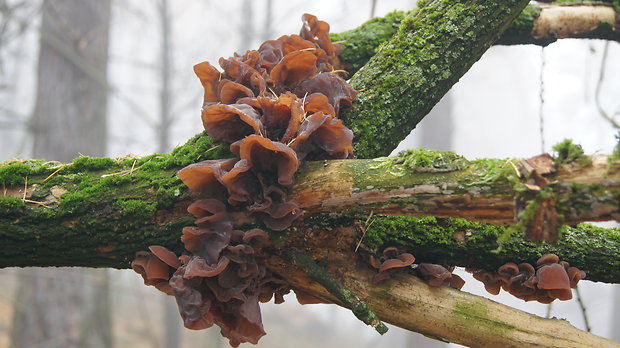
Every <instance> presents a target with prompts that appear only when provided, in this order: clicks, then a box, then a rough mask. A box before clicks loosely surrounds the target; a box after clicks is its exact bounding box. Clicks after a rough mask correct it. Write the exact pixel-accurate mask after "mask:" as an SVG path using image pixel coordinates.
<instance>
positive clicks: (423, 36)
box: [342, 0, 529, 158]
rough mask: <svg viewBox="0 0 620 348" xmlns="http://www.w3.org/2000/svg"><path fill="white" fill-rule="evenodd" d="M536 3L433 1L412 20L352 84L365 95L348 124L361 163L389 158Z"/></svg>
mask: <svg viewBox="0 0 620 348" xmlns="http://www.w3.org/2000/svg"><path fill="white" fill-rule="evenodd" d="M528 2H529V1H527V0H510V1H503V2H485V3H481V2H477V1H466V2H453V1H441V0H431V1H425V2H424V1H423V2H421V3H420V4H421V6H420V8H418V9H416V10H414V11H411V12H410V13H408V14H406V15H405V17H404V19H403V20H402V22H401V23H400V26H399V28H398V30H397V31H396V33H395V34H394V36H393V37H392V38H391V39H390V40H389V41H387V42H386V43H385V44H383V45H382V46H381V48H380V49H378V50H377V53H376V54H375V55H374V56H373V57H372V59H370V60H369V61H368V63H367V64H366V65H364V67H363V69H362V71H358V72H357V73H356V74H355V75H353V77H352V78H351V80H350V83H351V85H352V86H353V87H354V88H356V89H360V90H361V91H360V93H358V95H357V98H356V100H355V101H354V103H353V108H352V109H347V110H344V112H343V116H342V118H343V119H344V120H345V123H347V125H348V126H349V128H351V130H352V131H353V133H354V134H355V135H356V137H355V138H354V139H353V141H354V146H355V151H356V156H357V157H358V158H372V157H377V156H385V155H388V154H389V153H390V152H391V151H392V149H394V148H395V147H396V146H397V145H398V143H399V142H400V141H401V140H402V139H404V138H405V137H406V136H407V135H408V134H409V133H410V132H411V130H412V129H413V128H415V126H416V124H417V123H418V122H420V120H422V118H423V117H424V116H425V115H426V114H427V113H428V112H429V111H430V110H431V108H432V107H433V106H434V105H435V104H436V103H437V102H438V101H439V100H440V99H441V97H443V95H444V94H446V92H448V90H449V89H450V88H451V87H452V85H454V84H455V83H456V82H457V81H458V80H459V79H460V78H461V76H463V74H465V72H467V70H469V68H470V67H471V66H472V65H473V64H474V63H475V62H476V61H477V60H478V59H480V57H481V56H482V54H483V53H484V52H485V51H486V50H487V49H488V48H489V47H490V46H491V45H492V44H493V43H494V42H495V41H496V40H497V39H498V38H499V36H500V35H501V33H502V32H503V31H504V30H505V29H506V28H507V27H508V26H509V25H510V23H512V21H513V20H514V19H515V18H516V17H517V15H518V14H519V13H520V12H521V11H522V10H523V9H524V8H525V6H526V5H527V3H528ZM482 28H484V29H482ZM438 48H440V51H441V52H440V51H438ZM446 52H450V54H445V53H446Z"/></svg>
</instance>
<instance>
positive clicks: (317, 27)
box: [299, 13, 337, 57]
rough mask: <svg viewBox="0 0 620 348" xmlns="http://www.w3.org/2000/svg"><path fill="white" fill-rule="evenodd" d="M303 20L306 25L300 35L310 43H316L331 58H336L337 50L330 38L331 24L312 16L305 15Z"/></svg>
mask: <svg viewBox="0 0 620 348" xmlns="http://www.w3.org/2000/svg"><path fill="white" fill-rule="evenodd" d="M301 20H302V21H303V23H304V25H303V26H302V27H301V32H300V34H299V35H301V37H303V38H304V39H306V40H308V41H312V42H315V43H316V44H317V45H318V46H319V47H321V48H322V49H323V50H325V52H327V54H328V55H329V56H332V57H333V56H336V54H337V53H336V48H335V47H334V44H332V42H331V39H330V38H329V24H328V23H327V22H324V21H320V20H318V19H317V18H316V16H313V15H311V14H308V13H305V14H304V15H303V16H302V17H301Z"/></svg>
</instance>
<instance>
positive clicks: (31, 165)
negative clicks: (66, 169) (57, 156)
mask: <svg viewBox="0 0 620 348" xmlns="http://www.w3.org/2000/svg"><path fill="white" fill-rule="evenodd" d="M46 171H49V166H47V165H46V164H44V162H43V161H42V160H28V161H7V162H0V185H4V186H14V185H20V184H21V185H23V184H24V183H25V180H26V177H30V176H33V175H40V174H42V173H45V172H46Z"/></svg>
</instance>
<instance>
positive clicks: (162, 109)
mask: <svg viewBox="0 0 620 348" xmlns="http://www.w3.org/2000/svg"><path fill="white" fill-rule="evenodd" d="M169 12H170V11H169V10H168V0H161V1H160V3H159V22H160V25H161V51H160V57H161V67H160V77H161V86H160V87H161V90H160V93H159V127H158V129H157V133H158V140H159V141H158V143H159V145H158V152H161V153H164V152H167V151H169V150H170V121H171V120H170V116H171V115H170V108H171V99H172V98H171V97H172V94H171V88H170V76H171V73H172V71H171V70H172V57H171V55H170V50H171V47H170V44H171V43H170V38H171V36H172V35H171V34H172V33H171V28H170V24H171V23H170V13H169Z"/></svg>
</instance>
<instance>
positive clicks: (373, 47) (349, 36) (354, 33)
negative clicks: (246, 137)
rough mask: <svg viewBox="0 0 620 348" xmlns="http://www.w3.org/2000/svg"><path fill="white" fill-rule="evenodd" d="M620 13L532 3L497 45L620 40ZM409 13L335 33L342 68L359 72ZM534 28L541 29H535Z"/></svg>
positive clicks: (603, 7) (606, 6) (591, 6)
mask: <svg viewBox="0 0 620 348" xmlns="http://www.w3.org/2000/svg"><path fill="white" fill-rule="evenodd" d="M558 13H562V16H558V15H557V14H558ZM619 13H620V12H619V11H618V7H616V6H613V5H612V4H603V3H596V4H592V3H589V2H583V4H582V2H575V3H571V4H568V3H562V4H558V5H544V6H542V5H534V4H529V5H527V6H526V7H525V9H523V11H522V12H521V13H520V14H519V16H518V17H517V18H516V19H515V20H514V21H513V22H512V23H511V24H510V26H509V27H508V28H507V29H506V31H504V32H503V34H502V35H501V36H500V37H499V39H497V41H495V42H494V43H493V44H494V45H526V44H531V45H539V46H547V45H549V44H551V43H553V42H555V41H557V40H559V39H564V38H580V39H603V40H611V41H618V42H620V30H618V28H620V19H618V16H619ZM406 14H408V12H403V11H394V12H391V13H388V14H387V15H386V16H385V17H379V18H373V19H372V20H369V21H368V22H366V23H364V24H362V25H361V26H359V27H357V28H355V29H352V30H348V31H345V32H342V33H332V34H331V37H332V40H333V41H337V42H340V44H341V45H343V47H344V48H343V50H342V52H341V53H340V57H339V58H340V66H339V68H342V69H345V70H347V71H348V72H349V73H351V74H354V73H355V72H357V71H358V70H359V69H360V68H361V67H362V66H364V65H365V64H366V63H367V62H368V60H370V58H371V57H372V56H374V55H375V53H377V50H378V49H379V47H380V46H381V45H383V44H384V43H385V42H387V41H388V40H390V39H391V38H392V36H394V34H395V33H396V32H397V31H398V28H399V27H400V24H401V22H402V21H403V19H404V17H405V15H406ZM550 15H551V16H550ZM613 16H615V19H614V18H613ZM560 19H561V20H560ZM541 24H542V25H541ZM551 24H553V25H551ZM584 24H587V25H584ZM594 24H596V25H594ZM560 25H561V26H562V27H563V28H562V30H561V31H560V30H559V29H558V27H559V26H560ZM534 27H536V28H537V29H536V30H534Z"/></svg>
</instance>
